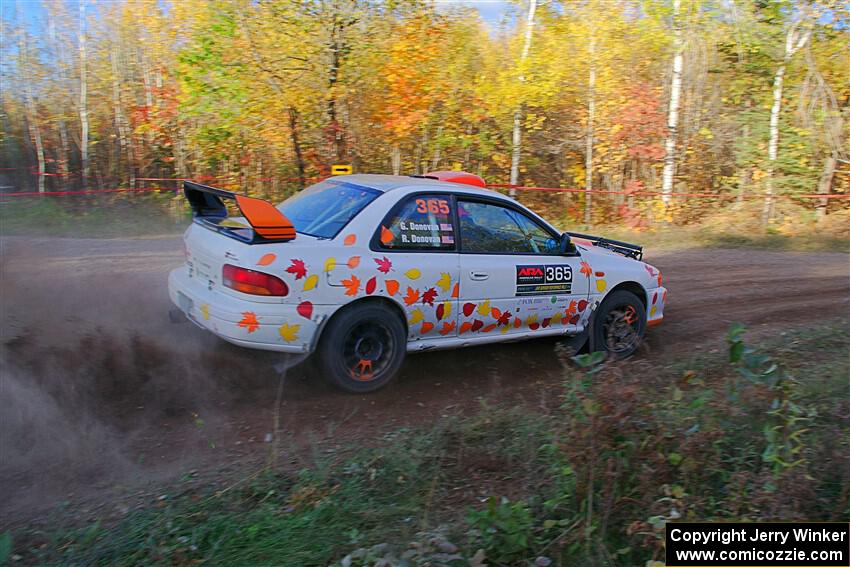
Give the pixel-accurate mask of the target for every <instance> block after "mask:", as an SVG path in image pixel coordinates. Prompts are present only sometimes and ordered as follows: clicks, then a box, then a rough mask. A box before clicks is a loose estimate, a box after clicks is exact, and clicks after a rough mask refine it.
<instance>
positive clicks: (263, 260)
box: [257, 252, 277, 266]
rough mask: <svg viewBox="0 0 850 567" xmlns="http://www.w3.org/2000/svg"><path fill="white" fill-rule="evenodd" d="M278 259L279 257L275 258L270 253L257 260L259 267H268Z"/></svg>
mask: <svg viewBox="0 0 850 567" xmlns="http://www.w3.org/2000/svg"><path fill="white" fill-rule="evenodd" d="M276 258H277V256H275V255H274V254H272V253H271V252H269V253H268V254H263V257H262V258H260V259H259V260H257V265H258V266H268V265H269V264H271V263H272V262H274V261H275V259H276Z"/></svg>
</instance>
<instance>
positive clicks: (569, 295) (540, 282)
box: [457, 197, 589, 335]
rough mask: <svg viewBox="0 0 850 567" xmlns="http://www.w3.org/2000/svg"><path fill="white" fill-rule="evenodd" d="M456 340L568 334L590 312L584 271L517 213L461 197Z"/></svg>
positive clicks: (547, 233) (555, 240) (548, 234)
mask: <svg viewBox="0 0 850 567" xmlns="http://www.w3.org/2000/svg"><path fill="white" fill-rule="evenodd" d="M457 217H458V219H457V220H458V230H459V234H460V281H461V285H460V289H461V298H460V299H461V301H460V320H459V321H458V333H459V334H461V335H464V334H466V333H480V334H487V333H502V334H505V335H513V334H525V333H530V332H534V331H544V330H546V331H548V332H553V333H554V332H559V331H560V332H565V333H566V332H570V331H573V330H576V329H577V328H578V326H579V324H581V323H582V322H583V321H582V319H583V318H582V313H583V312H584V310H585V309H586V308H587V298H588V292H589V276H588V273H587V272H588V270H585V271H584V272H582V266H581V258H580V256H578V255H573V256H566V255H561V254H560V253H559V238H560V235H557V234H555V233H554V232H552V231H551V230H550V229H549V228H548V227H546V226H544V225H543V224H541V223H540V222H539V221H538V220H536V219H534V218H533V217H532V216H530V215H528V214H527V213H526V212H525V211H523V210H522V209H521V208H519V207H517V206H514V205H512V204H510V203H506V202H503V201H497V200H495V199H492V200H488V199H481V198H475V197H458V202H457Z"/></svg>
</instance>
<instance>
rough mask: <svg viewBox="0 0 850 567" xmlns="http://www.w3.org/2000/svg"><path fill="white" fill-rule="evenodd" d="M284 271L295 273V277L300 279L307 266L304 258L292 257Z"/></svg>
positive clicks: (304, 274)
mask: <svg viewBox="0 0 850 567" xmlns="http://www.w3.org/2000/svg"><path fill="white" fill-rule="evenodd" d="M286 271H287V272H289V273H290V274H295V279H296V280H300V279H301V278H303V277H304V276H306V275H307V266H305V265H304V260H297V259H293V260H292V264H290V266H289V267H288V268H286Z"/></svg>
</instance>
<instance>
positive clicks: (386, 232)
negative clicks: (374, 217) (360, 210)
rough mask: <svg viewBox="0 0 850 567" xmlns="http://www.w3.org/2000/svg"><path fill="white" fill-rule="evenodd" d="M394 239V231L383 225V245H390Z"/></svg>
mask: <svg viewBox="0 0 850 567" xmlns="http://www.w3.org/2000/svg"><path fill="white" fill-rule="evenodd" d="M394 238H395V236H393V233H392V231H391V230H390V229H388V228H387V227H385V226H384V225H381V244H389V243H390V242H392V241H393V239H394Z"/></svg>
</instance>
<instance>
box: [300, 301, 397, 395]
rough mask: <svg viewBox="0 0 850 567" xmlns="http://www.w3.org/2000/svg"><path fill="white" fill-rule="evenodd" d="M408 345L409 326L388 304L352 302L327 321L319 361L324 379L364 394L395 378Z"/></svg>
mask: <svg viewBox="0 0 850 567" xmlns="http://www.w3.org/2000/svg"><path fill="white" fill-rule="evenodd" d="M406 348H407V328H406V327H405V326H404V324H403V323H402V321H401V319H400V318H399V316H398V315H397V314H396V313H395V312H393V311H392V310H391V309H390V308H389V307H385V306H383V305H376V304H374V303H373V304H367V305H353V306H351V307H348V308H345V309H344V310H343V311H341V312H339V313H338V314H336V315H334V316H333V318H332V319H331V320H330V322H328V327H327V328H326V329H325V330H324V332H323V333H322V336H321V339H320V340H319V351H318V353H317V354H318V357H317V360H316V362H317V366H318V369H319V371H320V372H321V373H322V375H323V376H324V377H325V379H326V380H327V381H328V382H330V383H331V384H333V385H334V386H336V387H337V388H340V389H342V390H345V391H346V392H351V393H354V394H365V393H367V392H374V391H375V390H377V389H379V388H382V387H384V386H385V385H386V384H387V383H388V382H389V381H390V380H392V379H393V378H394V377H395V375H396V374H397V373H398V370H399V368H401V363H402V362H403V361H404V355H405V352H406Z"/></svg>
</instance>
